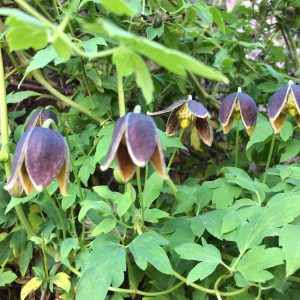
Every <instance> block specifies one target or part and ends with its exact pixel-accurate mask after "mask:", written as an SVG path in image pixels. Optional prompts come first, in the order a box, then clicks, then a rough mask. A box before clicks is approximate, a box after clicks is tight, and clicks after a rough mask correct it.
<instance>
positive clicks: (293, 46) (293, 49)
mask: <svg viewBox="0 0 300 300" xmlns="http://www.w3.org/2000/svg"><path fill="white" fill-rule="evenodd" d="M286 37H287V40H288V42H289V45H290V47H291V52H292V55H293V58H294V64H295V69H296V71H297V70H298V69H299V67H300V59H299V55H298V50H297V46H296V43H295V40H294V39H293V37H292V34H291V31H290V30H289V29H287V30H286Z"/></svg>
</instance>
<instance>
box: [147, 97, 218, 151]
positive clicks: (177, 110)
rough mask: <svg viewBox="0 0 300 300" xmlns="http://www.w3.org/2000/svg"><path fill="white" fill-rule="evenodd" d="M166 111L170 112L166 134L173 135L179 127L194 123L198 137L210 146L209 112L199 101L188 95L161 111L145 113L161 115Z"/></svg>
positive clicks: (211, 136) (211, 132)
mask: <svg viewBox="0 0 300 300" xmlns="http://www.w3.org/2000/svg"><path fill="white" fill-rule="evenodd" d="M167 113H170V115H169V118H168V121H167V125H166V134H167V135H168V136H173V135H175V134H176V133H177V132H178V131H179V129H180V128H183V129H186V128H188V127H190V126H191V125H195V126H196V128H197V132H198V135H199V137H200V139H201V140H202V141H203V142H204V143H205V144H206V145H208V146H211V144H212V141H213V130H212V126H211V124H210V114H209V112H208V110H207V109H206V108H205V107H204V106H203V105H202V104H201V103H200V102H197V101H195V100H192V99H191V98H190V97H188V98H184V99H180V100H177V101H176V102H174V103H173V104H172V105H170V106H169V107H167V108H165V109H163V110H161V111H157V112H148V113H147V114H148V115H150V116H161V115H164V114H167Z"/></svg>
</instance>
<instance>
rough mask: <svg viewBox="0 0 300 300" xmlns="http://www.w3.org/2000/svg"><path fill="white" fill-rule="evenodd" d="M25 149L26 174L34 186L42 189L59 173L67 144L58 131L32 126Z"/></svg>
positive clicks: (63, 161) (64, 158) (65, 154)
mask: <svg viewBox="0 0 300 300" xmlns="http://www.w3.org/2000/svg"><path fill="white" fill-rule="evenodd" d="M25 151H26V152H25V164H26V171H27V173H28V176H29V178H30V180H31V182H32V184H33V186H34V188H35V189H36V190H37V191H42V190H43V189H44V188H45V187H47V186H48V185H49V184H50V183H51V181H52V180H53V179H54V178H56V177H57V176H58V175H59V174H60V173H61V171H62V169H63V167H64V163H65V160H66V156H67V151H68V150H67V145H66V143H65V141H64V139H63V137H62V136H61V134H60V133H58V132H56V131H54V130H51V129H48V128H44V127H33V128H32V132H31V135H30V137H29V139H28V142H27V145H26V149H25ZM21 174H22V173H21ZM24 176H26V173H25V172H24ZM24 178H25V179H26V177H24ZM24 188H25V187H24Z"/></svg>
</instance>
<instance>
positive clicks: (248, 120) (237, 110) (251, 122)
mask: <svg viewBox="0 0 300 300" xmlns="http://www.w3.org/2000/svg"><path fill="white" fill-rule="evenodd" d="M240 118H242V121H243V124H244V126H245V128H246V131H247V134H248V135H249V136H251V135H252V133H253V131H254V128H255V125H256V120H257V107H256V103H255V102H254V100H253V99H252V98H251V97H250V96H249V95H248V94H245V93H242V92H241V89H240V88H239V89H238V91H237V93H232V94H230V95H228V96H227V97H225V99H224V100H223V101H222V103H221V106H220V111H219V119H220V123H221V126H222V129H223V132H224V133H225V134H227V133H228V132H229V131H230V128H231V125H232V122H233V120H234V119H237V120H238V119H240Z"/></svg>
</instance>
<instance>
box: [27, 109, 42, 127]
mask: <svg viewBox="0 0 300 300" xmlns="http://www.w3.org/2000/svg"><path fill="white" fill-rule="evenodd" d="M41 111H42V109H40V108H39V109H37V110H36V111H35V112H34V113H33V114H32V116H31V118H30V120H29V122H28V124H27V126H26V129H25V131H26V130H29V129H30V128H32V127H33V126H36V125H37V123H38V122H39V119H40V113H41Z"/></svg>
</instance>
